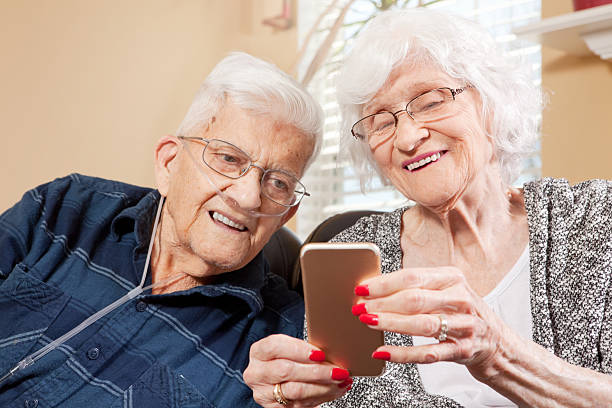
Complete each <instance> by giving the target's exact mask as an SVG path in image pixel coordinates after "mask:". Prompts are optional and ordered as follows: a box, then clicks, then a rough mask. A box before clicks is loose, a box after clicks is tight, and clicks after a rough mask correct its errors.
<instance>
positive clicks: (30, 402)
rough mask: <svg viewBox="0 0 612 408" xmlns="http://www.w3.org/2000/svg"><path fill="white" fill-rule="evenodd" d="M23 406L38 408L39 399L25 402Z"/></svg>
mask: <svg viewBox="0 0 612 408" xmlns="http://www.w3.org/2000/svg"><path fill="white" fill-rule="evenodd" d="M23 406H24V407H26V408H36V407H37V406H38V400H37V399H27V400H25V401H24V404H23Z"/></svg>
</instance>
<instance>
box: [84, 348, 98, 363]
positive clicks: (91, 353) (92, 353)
mask: <svg viewBox="0 0 612 408" xmlns="http://www.w3.org/2000/svg"><path fill="white" fill-rule="evenodd" d="M98 357H100V350H99V349H98V348H97V347H92V348H90V349H89V350H87V358H88V359H90V360H95V359H97V358H98Z"/></svg>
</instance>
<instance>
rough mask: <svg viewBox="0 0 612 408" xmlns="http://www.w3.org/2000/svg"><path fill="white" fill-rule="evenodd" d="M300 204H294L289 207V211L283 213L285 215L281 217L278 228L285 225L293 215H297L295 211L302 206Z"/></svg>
mask: <svg viewBox="0 0 612 408" xmlns="http://www.w3.org/2000/svg"><path fill="white" fill-rule="evenodd" d="M300 204H301V203H300ZM300 204H298V205H294V206H293V207H291V208H289V211H287V212H286V213H284V214H283V216H282V217H281V223H280V225H279V226H278V228H280V227H282V226H283V225H285V224H286V223H287V221H289V220H290V219H291V217H293V216H294V215H295V212H296V211H297V210H298V207H299V206H300Z"/></svg>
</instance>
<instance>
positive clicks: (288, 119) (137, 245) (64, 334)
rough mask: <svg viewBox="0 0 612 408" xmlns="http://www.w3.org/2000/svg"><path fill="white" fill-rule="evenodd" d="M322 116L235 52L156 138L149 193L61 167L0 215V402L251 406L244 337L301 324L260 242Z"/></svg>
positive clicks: (294, 203)
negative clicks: (177, 122)
mask: <svg viewBox="0 0 612 408" xmlns="http://www.w3.org/2000/svg"><path fill="white" fill-rule="evenodd" d="M321 129H322V112H321V109H320V107H319V106H318V105H317V103H316V102H315V101H314V100H313V99H312V98H311V97H310V96H309V95H308V94H307V93H306V92H305V91H304V90H302V89H301V88H300V87H299V85H297V84H296V83H295V82H294V81H293V80H292V79H291V78H289V77H288V76H287V75H285V74H284V73H282V72H281V71H279V70H278V69H277V68H276V67H274V66H272V65H271V64H268V63H265V62H263V61H260V60H257V59H255V58H253V57H251V56H248V55H246V54H239V53H237V54H232V55H230V56H229V57H227V58H226V59H224V60H223V61H221V62H220V63H219V64H218V65H217V66H216V67H215V69H214V70H213V72H212V73H211V74H210V75H209V76H208V78H207V79H206V81H205V82H204V84H203V85H202V88H201V89H200V91H199V93H198V94H197V96H196V98H195V100H194V102H193V104H192V105H191V107H190V109H189V111H188V113H187V115H186V117H185V119H184V120H183V123H182V124H181V126H180V127H179V130H178V131H177V135H176V136H165V137H162V138H161V139H160V140H159V142H158V143H157V145H156V148H155V176H156V184H157V190H151V189H148V188H142V187H137V186H132V185H127V184H123V183H119V182H115V181H109V180H103V179H97V178H92V177H86V176H82V175H76V174H73V175H70V176H68V177H65V178H61V179H57V180H55V181H52V182H50V183H48V184H45V185H42V186H39V187H37V188H35V189H33V190H31V191H29V192H27V193H26V194H25V195H24V197H23V199H22V200H21V201H20V202H19V203H17V204H16V205H15V206H14V207H13V208H11V209H9V210H8V211H7V212H6V213H4V214H3V215H2V216H1V217H0V316H2V324H1V325H0V353H1V355H2V358H1V359H0V377H1V378H0V406H3V407H4V406H20V407H23V406H25V407H36V406H41V407H56V406H61V407H84V406H96V407H124V406H125V407H137V406H142V407H157V406H160V407H161V406H164V407H166V406H167V407H184V406H189V407H196V406H197V407H213V406H214V407H247V406H251V405H255V403H254V402H253V401H252V397H251V391H250V389H249V388H248V387H247V386H246V385H245V383H244V381H243V379H242V371H243V370H244V368H245V367H246V365H247V363H248V355H249V347H250V345H251V344H252V343H253V342H255V341H257V340H259V339H261V338H263V337H266V336H268V335H270V334H273V333H284V334H288V335H291V336H300V335H301V333H302V324H303V323H302V322H303V306H302V301H301V299H300V298H299V297H298V296H297V295H296V294H295V293H294V292H290V291H289V290H288V289H287V288H286V285H285V284H284V282H283V281H282V280H281V279H280V278H278V277H275V276H274V275H272V274H270V273H269V272H268V266H267V264H266V261H265V260H264V258H263V255H262V253H261V250H262V248H263V246H264V245H265V244H266V242H267V241H268V239H269V238H270V236H271V235H272V234H273V233H274V232H275V231H276V230H278V228H280V227H281V226H282V225H283V224H284V223H285V222H286V221H287V220H288V219H289V218H290V217H291V216H292V215H293V214H294V213H295V211H296V210H297V207H298V205H299V203H300V200H301V198H302V197H303V196H304V195H307V193H306V191H305V189H304V186H303V185H302V184H301V183H300V181H299V179H300V177H301V176H302V175H303V173H304V171H305V169H306V167H307V165H308V163H309V162H310V160H311V159H312V157H314V155H315V153H316V151H317V150H318V148H319V144H320V137H321ZM164 200H165V203H164Z"/></svg>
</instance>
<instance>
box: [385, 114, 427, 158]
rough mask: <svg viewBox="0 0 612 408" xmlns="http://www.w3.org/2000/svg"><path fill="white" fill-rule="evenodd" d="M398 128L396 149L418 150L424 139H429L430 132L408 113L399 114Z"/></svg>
mask: <svg viewBox="0 0 612 408" xmlns="http://www.w3.org/2000/svg"><path fill="white" fill-rule="evenodd" d="M397 115H398V117H397V128H396V129H395V139H394V141H393V143H394V145H395V147H397V148H398V149H400V150H404V151H411V150H413V149H414V148H416V147H417V146H418V145H419V144H420V142H421V141H422V140H423V139H426V138H427V137H429V130H428V129H427V128H426V127H425V126H423V123H421V122H419V121H416V120H414V119H413V118H412V116H410V115H409V114H408V112H406V111H402V112H400V113H399V114H397Z"/></svg>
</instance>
